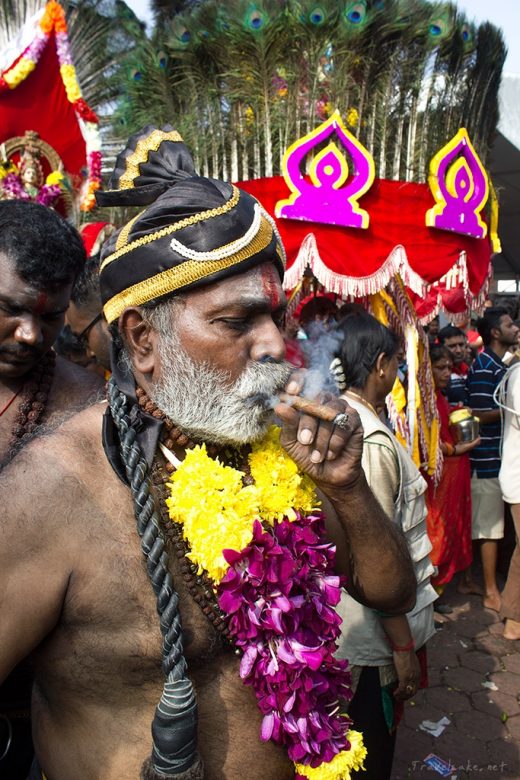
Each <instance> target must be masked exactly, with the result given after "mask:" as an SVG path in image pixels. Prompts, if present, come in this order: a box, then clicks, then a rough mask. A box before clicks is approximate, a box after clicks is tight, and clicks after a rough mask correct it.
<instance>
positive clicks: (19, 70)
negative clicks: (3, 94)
mask: <svg viewBox="0 0 520 780" xmlns="http://www.w3.org/2000/svg"><path fill="white" fill-rule="evenodd" d="M35 67H36V63H34V62H33V61H32V60H28V59H26V58H25V57H22V58H21V59H19V60H18V62H17V63H16V65H15V66H14V68H11V70H10V71H8V73H4V81H5V83H6V84H7V85H8V86H9V88H10V89H14V88H15V87H17V86H18V84H20V83H21V82H22V81H23V80H24V79H26V78H27V76H28V75H29V73H31V72H32V71H33V70H34V68H35Z"/></svg>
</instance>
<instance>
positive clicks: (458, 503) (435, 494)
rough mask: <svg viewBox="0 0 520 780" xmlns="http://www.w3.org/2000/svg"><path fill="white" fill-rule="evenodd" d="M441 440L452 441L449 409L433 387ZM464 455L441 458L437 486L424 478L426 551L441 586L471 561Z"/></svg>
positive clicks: (467, 472)
mask: <svg viewBox="0 0 520 780" xmlns="http://www.w3.org/2000/svg"><path fill="white" fill-rule="evenodd" d="M437 409H438V411H439V418H440V437H441V441H443V442H447V443H448V444H454V443H455V441H454V439H453V436H452V434H451V431H450V428H449V413H450V408H449V406H448V402H447V400H446V399H445V398H444V396H443V395H442V393H440V392H439V390H437ZM470 479H471V477H470V464H469V456H468V455H459V456H457V457H455V456H451V457H445V458H444V464H443V467H442V476H441V479H440V482H439V484H438V485H437V487H435V486H434V484H433V481H432V479H431V478H430V477H427V482H428V492H427V494H426V505H427V508H428V516H427V518H426V525H427V529H428V536H429V537H430V541H431V543H432V546H433V549H432V551H431V553H430V557H431V559H432V562H433V564H434V565H435V566H437V568H438V573H437V575H436V576H435V577H432V583H433V585H436V586H438V585H445V584H447V583H448V582H450V580H451V579H452V578H453V575H454V574H455V573H456V572H458V571H463V570H464V569H467V568H468V566H469V565H470V564H471V559H472V549H471V487H470Z"/></svg>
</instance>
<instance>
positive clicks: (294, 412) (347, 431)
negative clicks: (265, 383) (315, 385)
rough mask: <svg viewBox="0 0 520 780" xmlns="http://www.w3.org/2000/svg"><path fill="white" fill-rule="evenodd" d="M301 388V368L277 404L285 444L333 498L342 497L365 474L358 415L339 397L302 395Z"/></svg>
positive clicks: (293, 456)
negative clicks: (305, 396) (313, 398)
mask: <svg viewBox="0 0 520 780" xmlns="http://www.w3.org/2000/svg"><path fill="white" fill-rule="evenodd" d="M302 388H303V374H302V373H301V372H300V373H298V374H295V375H293V377H292V378H291V380H290V382H289V384H288V385H287V387H286V391H285V392H284V393H282V394H281V396H280V403H279V404H278V406H276V408H275V412H276V414H277V416H278V417H279V418H280V420H281V421H282V423H283V425H282V432H281V442H282V445H283V446H284V448H285V449H286V450H287V452H288V453H289V455H290V456H291V458H292V459H293V460H294V461H295V463H297V464H298V466H299V467H300V468H301V469H302V470H303V471H305V472H306V473H307V474H308V475H309V476H310V477H311V479H312V480H313V482H314V483H315V484H316V486H317V487H318V488H320V490H322V491H323V493H324V494H325V495H326V496H327V497H328V498H329V499H330V500H331V501H333V502H335V501H337V500H343V499H344V498H345V494H346V493H347V492H349V491H350V490H351V489H352V488H353V487H354V485H356V484H357V483H358V481H359V479H360V477H361V476H362V469H361V456H362V454H363V428H362V426H361V422H360V419H359V416H358V414H357V412H356V411H355V410H354V409H352V407H350V406H349V405H348V404H347V403H346V402H345V401H344V400H342V399H340V398H335V397H333V396H332V397H329V398H328V399H324V400H323V401H321V400H310V399H307V398H303V397H302V396H301V395H300V393H301V391H302Z"/></svg>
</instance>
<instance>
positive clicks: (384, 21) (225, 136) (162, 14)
mask: <svg viewBox="0 0 520 780" xmlns="http://www.w3.org/2000/svg"><path fill="white" fill-rule="evenodd" d="M171 8H173V5H172V4H171V3H170V4H168V3H167V2H166V1H165V0H164V1H163V0H156V2H155V13H156V18H157V20H158V23H157V25H156V27H155V29H154V30H153V32H152V35H151V36H150V37H148V38H145V40H141V42H140V43H139V44H138V45H137V46H136V47H135V49H134V52H133V54H132V56H131V57H129V58H128V59H129V62H128V63H127V66H126V69H125V70H124V74H123V85H124V89H123V90H122V94H121V98H120V101H119V105H118V111H117V112H115V114H114V119H115V120H117V121H118V122H119V123H123V124H124V126H125V128H126V130H127V131H134V130H137V129H139V127H140V126H141V125H142V124H145V123H146V122H150V121H154V122H166V121H170V122H172V123H173V124H175V125H176V126H177V127H179V129H180V130H181V132H182V134H183V137H184V138H185V140H186V142H187V143H188V145H189V146H190V147H191V148H192V149H194V150H195V156H196V160H197V163H198V166H199V168H200V170H201V171H202V172H205V173H208V174H210V175H216V176H222V177H224V178H228V179H229V178H230V179H234V180H240V179H247V178H250V177H258V176H269V175H273V174H278V173H280V170H281V167H280V166H281V158H282V155H283V152H284V151H285V149H286V148H287V147H288V146H289V145H290V144H291V143H292V142H293V141H295V140H296V139H297V138H299V137H300V136H301V135H303V134H304V133H306V132H308V131H310V130H312V129H313V128H314V127H316V126H317V125H318V124H320V123H321V122H322V121H323V120H324V119H326V118H327V117H328V116H330V114H331V113H332V112H333V111H334V110H336V109H337V110H339V111H340V113H341V114H342V116H343V119H344V121H345V123H346V124H347V126H348V127H349V128H350V129H351V130H352V132H354V133H355V135H357V136H358V137H359V139H360V140H361V142H362V143H364V144H365V145H366V146H367V147H368V148H369V149H370V151H371V152H372V154H373V156H374V159H375V161H376V171H377V175H379V176H381V177H386V178H394V179H404V180H408V181H425V180H426V176H427V169H428V163H429V160H430V159H431V157H432V156H433V154H434V153H435V152H436V151H437V150H438V149H439V148H441V146H443V145H444V144H445V143H446V142H447V141H448V139H449V138H450V137H451V136H453V134H454V133H455V132H456V131H457V129H458V128H459V127H461V126H465V127H467V128H468V130H469V132H470V135H471V137H472V140H473V141H474V144H475V146H476V148H477V151H478V153H479V155H480V156H481V158H482V159H483V160H485V158H486V154H487V151H488V148H489V146H490V143H491V139H492V134H493V132H494V129H495V127H496V120H497V91H498V86H499V82H500V74H501V70H502V65H503V61H504V56H505V49H504V43H503V40H502V36H501V33H500V32H499V31H498V30H497V29H496V28H494V27H493V26H492V25H491V24H485V25H480V27H478V28H477V27H476V26H475V25H474V24H473V23H472V22H471V20H469V19H468V18H466V16H465V15H464V14H463V13H461V12H459V11H458V9H457V8H456V6H455V5H454V3H451V2H437V1H436V2H430V1H429V0H357V2H356V1H355V0H229V1H227V2H226V3H222V2H219V1H218V0H199V1H198V2H189V1H188V0H185V2H183V3H182V2H179V3H177V4H176V5H175V8H174V10H173V11H171V10H169V9H171ZM160 53H161V56H159V54H160ZM163 55H166V56H163ZM132 57H133V61H132V62H130V60H131V59H132ZM132 69H133V70H134V77H132V75H131V73H132ZM135 71H138V72H139V74H140V76H139V78H138V80H135ZM181 128H182V129H181Z"/></svg>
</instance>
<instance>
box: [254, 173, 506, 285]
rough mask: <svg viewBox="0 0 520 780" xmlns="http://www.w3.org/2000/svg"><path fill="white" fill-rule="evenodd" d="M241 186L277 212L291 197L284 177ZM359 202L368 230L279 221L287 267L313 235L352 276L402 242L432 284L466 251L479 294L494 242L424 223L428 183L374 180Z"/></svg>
mask: <svg viewBox="0 0 520 780" xmlns="http://www.w3.org/2000/svg"><path fill="white" fill-rule="evenodd" d="M239 186H240V187H241V188H242V189H244V190H247V191H248V192H250V193H251V194H252V195H254V196H255V197H256V198H258V200H259V201H260V202H261V203H262V205H263V206H264V207H265V208H266V209H267V211H268V212H269V213H270V214H271V215H273V216H274V211H275V205H276V203H277V201H278V200H281V199H284V198H287V197H288V195H289V191H288V188H287V185H286V183H285V180H284V179H283V177H282V176H274V177H272V178H264V179H254V180H251V181H244V182H239ZM359 205H360V206H361V207H362V208H364V209H366V211H368V213H369V215H370V226H369V227H368V228H367V229H366V230H359V229H354V228H345V227H336V226H334V225H323V224H319V223H317V222H306V221H302V220H288V219H278V220H277V225H278V228H279V230H280V234H281V236H282V240H283V242H284V245H285V248H286V251H287V256H288V264H289V266H290V265H291V264H292V262H294V259H295V257H296V255H297V254H298V250H299V248H300V245H301V243H302V241H303V239H304V238H305V236H307V235H308V234H309V233H314V235H315V236H316V240H317V245H318V251H319V253H320V256H321V259H322V260H323V262H324V263H325V265H326V266H327V267H328V268H329V269H330V270H332V271H334V272H336V273H340V274H343V275H345V276H353V277H362V276H367V275H371V274H373V273H375V272H376V271H378V270H379V269H380V268H381V266H382V265H383V263H384V261H385V260H386V259H387V257H388V255H389V254H390V253H391V251H392V250H393V249H394V247H396V246H397V245H402V246H403V247H404V248H405V251H406V254H407V257H408V262H409V264H410V266H411V268H412V269H413V270H414V271H415V272H416V273H417V274H419V276H421V277H422V278H423V279H424V280H425V281H426V282H427V283H428V284H432V283H433V282H437V281H438V280H439V279H441V278H442V277H443V276H444V274H446V273H447V271H449V270H450V269H451V268H452V267H453V265H454V264H455V263H456V262H457V261H458V259H459V257H460V254H461V252H462V251H465V252H466V253H467V265H468V282H469V287H470V289H471V291H472V293H473V294H475V295H477V294H478V292H480V289H481V288H482V285H483V284H484V282H485V280H486V278H487V275H488V271H489V265H490V261H491V245H490V242H489V241H488V239H483V240H478V239H474V238H470V237H469V236H463V235H459V234H458V233H450V232H446V231H442V230H437V229H435V228H429V227H426V225H425V215H426V211H427V210H428V209H429V208H431V207H432V206H433V205H434V200H433V197H432V195H431V192H430V189H429V187H428V186H427V185H426V184H414V183H405V182H398V181H387V180H386V179H376V180H375V182H374V184H373V186H372V187H371V189H370V190H369V191H368V192H367V194H366V195H364V196H363V198H362V199H361V201H360V204H359Z"/></svg>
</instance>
